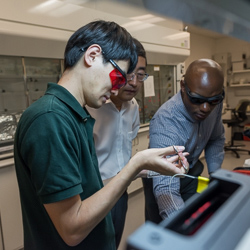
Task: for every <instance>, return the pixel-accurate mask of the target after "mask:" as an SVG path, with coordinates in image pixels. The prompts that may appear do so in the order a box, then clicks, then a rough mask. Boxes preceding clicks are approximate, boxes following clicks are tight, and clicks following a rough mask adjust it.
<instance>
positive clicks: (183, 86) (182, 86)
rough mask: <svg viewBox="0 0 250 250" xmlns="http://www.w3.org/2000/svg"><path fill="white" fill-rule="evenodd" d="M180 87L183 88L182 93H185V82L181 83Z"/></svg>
mask: <svg viewBox="0 0 250 250" xmlns="http://www.w3.org/2000/svg"><path fill="white" fill-rule="evenodd" d="M180 85H181V86H180V87H181V92H182V93H184V92H185V82H184V80H181V81H180Z"/></svg>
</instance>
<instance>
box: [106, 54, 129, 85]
mask: <svg viewBox="0 0 250 250" xmlns="http://www.w3.org/2000/svg"><path fill="white" fill-rule="evenodd" d="M108 61H109V62H110V63H111V64H112V65H113V66H114V68H115V69H114V70H112V71H111V72H110V73H109V76H110V79H111V83H112V90H117V89H120V88H122V87H123V86H125V85H126V83H127V77H126V74H125V73H124V71H123V70H122V69H121V68H120V67H119V66H118V65H117V64H116V63H115V62H114V61H113V60H112V59H109V60H108Z"/></svg>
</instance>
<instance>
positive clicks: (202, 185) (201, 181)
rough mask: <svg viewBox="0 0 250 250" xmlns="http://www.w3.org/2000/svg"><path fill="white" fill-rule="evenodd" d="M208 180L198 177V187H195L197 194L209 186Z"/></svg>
mask: <svg viewBox="0 0 250 250" xmlns="http://www.w3.org/2000/svg"><path fill="white" fill-rule="evenodd" d="M209 181H210V180H209V178H206V177H202V176H198V185H197V190H196V191H197V192H198V193H201V192H202V191H203V190H204V189H206V188H207V186H208V184H209Z"/></svg>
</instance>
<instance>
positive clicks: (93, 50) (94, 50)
mask: <svg viewBox="0 0 250 250" xmlns="http://www.w3.org/2000/svg"><path fill="white" fill-rule="evenodd" d="M99 56H102V48H101V47H100V46H99V45H98V44H92V45H91V46H89V47H88V49H87V50H86V52H85V53H84V61H85V63H86V64H87V65H88V66H92V64H93V62H94V61H95V59H96V58H97V57H99Z"/></svg>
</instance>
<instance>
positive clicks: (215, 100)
mask: <svg viewBox="0 0 250 250" xmlns="http://www.w3.org/2000/svg"><path fill="white" fill-rule="evenodd" d="M185 90H186V93H187V96H188V98H189V100H190V102H192V103H193V104H197V105H199V104H202V103H205V102H207V103H209V104H210V105H218V104H220V103H221V102H222V101H223V99H224V97H225V91H224V89H223V91H222V93H221V94H220V95H215V96H212V97H204V96H201V95H198V94H196V93H193V92H191V90H190V89H189V88H188V86H187V84H186V83H185Z"/></svg>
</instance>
